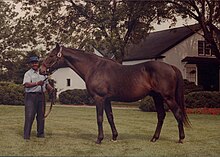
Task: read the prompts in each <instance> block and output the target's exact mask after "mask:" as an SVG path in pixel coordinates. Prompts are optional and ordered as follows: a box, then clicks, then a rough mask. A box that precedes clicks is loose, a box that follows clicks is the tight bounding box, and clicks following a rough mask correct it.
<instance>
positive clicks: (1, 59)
mask: <svg viewBox="0 0 220 157" xmlns="http://www.w3.org/2000/svg"><path fill="white" fill-rule="evenodd" d="M13 8H14V5H11V4H10V3H7V2H5V1H3V0H0V19H1V25H0V80H2V79H6V80H7V79H8V78H9V76H8V74H7V72H8V71H9V70H10V69H11V68H12V67H13V63H14V62H15V60H16V59H17V57H18V53H17V52H15V51H12V49H11V47H12V43H13V40H12V39H13V35H12V34H13V31H14V29H13V27H14V23H13V20H12V19H13V18H15V17H16V16H17V13H16V12H13V11H12V10H13Z"/></svg>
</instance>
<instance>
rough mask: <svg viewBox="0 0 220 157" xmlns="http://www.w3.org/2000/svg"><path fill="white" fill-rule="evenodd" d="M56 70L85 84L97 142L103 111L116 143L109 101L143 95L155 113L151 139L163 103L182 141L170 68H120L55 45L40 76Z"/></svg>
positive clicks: (182, 120)
mask: <svg viewBox="0 0 220 157" xmlns="http://www.w3.org/2000/svg"><path fill="white" fill-rule="evenodd" d="M60 67H70V68H71V69H72V70H74V71H75V72H76V73H77V74H78V75H79V76H80V77H81V78H82V79H83V80H84V81H85V83H86V88H87V90H88V92H89V94H90V95H91V96H92V97H93V98H94V100H95V104H96V113H97V124H98V138H97V141H96V143H98V144H100V143H101V141H102V140H103V138H104V134H103V125H102V124H103V112H104V111H105V113H106V116H107V119H108V122H109V124H110V126H111V130H112V140H114V141H115V140H116V139H117V136H118V132H117V130H116V127H115V124H114V118H113V112H112V107H111V101H122V102H132V101H137V100H140V99H142V98H144V97H145V96H147V95H150V96H152V97H153V100H154V102H155V106H156V109H157V118H158V122H157V127H156V130H155V133H154V135H153V137H152V139H151V141H152V142H155V141H156V140H157V139H159V136H160V132H161V129H162V125H163V121H164V118H165V115H166V113H165V110H164V103H166V104H167V105H168V107H169V109H170V110H171V111H172V112H173V114H174V116H175V118H176V120H177V123H178V129H179V143H182V142H183V139H184V138H185V134H184V128H183V124H185V126H190V123H189V120H188V118H187V115H186V111H185V106H184V95H183V78H182V75H181V72H180V71H179V70H178V69H177V68H176V67H174V66H172V65H168V64H166V63H163V62H158V61H149V62H145V63H141V64H136V65H126V66H125V65H121V64H119V63H117V62H115V61H113V60H110V59H106V58H102V57H98V56H97V55H94V54H88V53H85V52H84V51H82V50H78V49H72V48H66V47H64V46H60V45H59V44H57V45H56V48H54V49H53V50H52V51H51V52H50V53H49V55H48V56H47V57H46V59H44V61H43V63H42V65H41V67H40V72H41V73H42V74H46V73H47V71H53V70H55V69H57V68H60Z"/></svg>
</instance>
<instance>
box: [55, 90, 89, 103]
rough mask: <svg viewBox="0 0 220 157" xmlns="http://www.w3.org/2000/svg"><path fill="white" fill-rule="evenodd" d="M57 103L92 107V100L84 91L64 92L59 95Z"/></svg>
mask: <svg viewBox="0 0 220 157" xmlns="http://www.w3.org/2000/svg"><path fill="white" fill-rule="evenodd" d="M59 101H60V103H62V104H75V105H80V104H86V105H93V100H92V98H91V97H90V96H89V94H88V92H87V90H86V89H73V90H66V91H64V92H62V93H60V94H59Z"/></svg>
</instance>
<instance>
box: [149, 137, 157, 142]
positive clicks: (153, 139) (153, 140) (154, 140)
mask: <svg viewBox="0 0 220 157" xmlns="http://www.w3.org/2000/svg"><path fill="white" fill-rule="evenodd" d="M157 140H158V138H156V137H153V138H152V139H151V140H150V141H151V142H156V141H157Z"/></svg>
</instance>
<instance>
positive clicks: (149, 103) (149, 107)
mask: <svg viewBox="0 0 220 157" xmlns="http://www.w3.org/2000/svg"><path fill="white" fill-rule="evenodd" d="M139 109H141V110H142V111H144V112H156V107H155V104H154V100H153V98H152V97H150V96H146V97H145V98H144V99H141V100H140V101H139ZM164 109H165V111H168V107H167V105H166V104H164Z"/></svg>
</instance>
